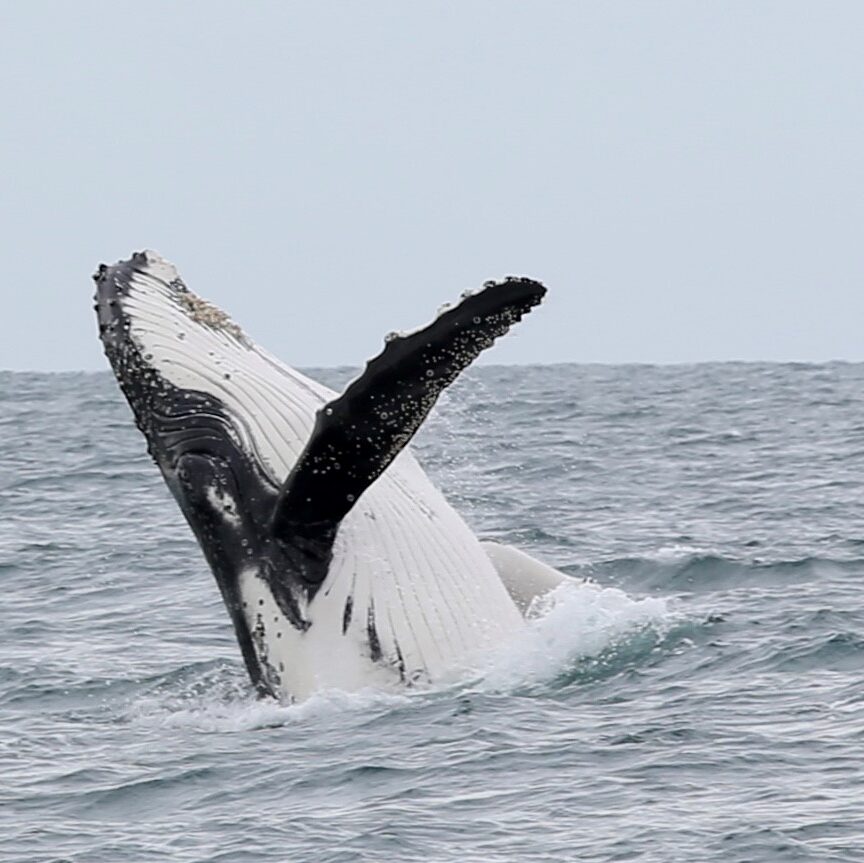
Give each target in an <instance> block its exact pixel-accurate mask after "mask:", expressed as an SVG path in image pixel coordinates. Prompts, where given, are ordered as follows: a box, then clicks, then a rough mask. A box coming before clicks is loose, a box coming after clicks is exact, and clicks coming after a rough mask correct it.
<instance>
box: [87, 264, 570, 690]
mask: <svg viewBox="0 0 864 863" xmlns="http://www.w3.org/2000/svg"><path fill="white" fill-rule="evenodd" d="M94 280H95V282H96V311H97V315H98V320H99V331H100V337H101V340H102V343H103V346H104V349H105V353H106V355H107V357H108V360H109V361H110V363H111V366H112V368H113V370H114V374H115V376H116V378H117V380H118V382H119V384H120V387H121V389H122V391H123V393H124V395H125V396H126V398H127V400H128V401H129V404H130V406H131V408H132V411H133V413H134V415H135V420H136V423H137V425H138V428H139V429H140V430H141V431H142V433H143V434H144V436H145V438H146V440H147V447H148V451H149V453H150V455H151V456H152V458H153V460H154V461H155V463H156V465H157V466H158V467H159V470H160V471H161V473H162V476H163V478H164V479H165V482H166V484H167V485H168V488H169V489H170V490H171V493H172V494H173V496H174V498H175V499H176V500H177V503H178V504H179V506H180V509H181V510H182V512H183V514H184V515H185V517H186V519H187V521H188V522H189V525H190V527H191V528H192V530H193V532H194V534H195V536H196V537H197V539H198V542H199V544H200V545H201V548H202V550H203V552H204V556H205V557H206V559H207V561H208V563H209V565H210V568H211V569H212V571H213V574H214V576H215V578H216V582H217V584H218V586H219V589H220V591H221V594H222V598H223V600H224V602H225V605H226V608H227V610H228V613H229V615H230V618H231V621H232V623H233V625H234V630H235V633H236V635H237V640H238V642H239V645H240V650H241V653H242V655H243V659H244V662H245V664H246V668H247V670H248V672H249V676H250V678H251V680H252V682H253V684H254V685H255V687H256V689H257V690H258V691H259V692H260V693H261V694H266V695H272V696H275V697H278V698H280V699H283V700H288V701H290V700H302V699H304V698H306V697H308V696H309V695H310V694H311V693H313V692H315V691H316V690H319V689H322V688H331V687H332V688H339V689H344V690H357V689H361V688H365V687H368V686H384V687H386V686H389V685H392V684H394V683H395V684H403V685H407V686H414V685H418V684H422V683H427V682H433V681H440V680H442V679H445V678H446V677H447V675H448V674H451V673H452V672H454V671H457V670H460V669H464V668H465V667H468V666H470V664H471V662H472V659H473V658H475V657H477V656H479V655H482V654H483V653H484V652H487V651H489V650H493V649H496V648H499V647H500V646H502V645H503V644H505V643H506V642H507V640H508V639H509V638H511V637H512V636H513V634H514V633H515V632H517V631H519V630H520V629H521V628H523V627H524V626H525V621H524V613H525V611H526V609H527V608H528V606H529V605H530V604H531V602H532V601H533V600H534V599H535V598H536V597H538V596H540V595H542V594H545V593H547V592H549V591H550V590H552V589H553V588H554V587H556V586H557V585H558V584H559V583H560V582H561V581H562V580H563V579H564V576H562V575H561V574H560V573H558V572H557V571H555V570H554V569H552V568H551V567H548V566H546V565H545V564H543V563H540V562H539V561H536V560H534V559H532V558H531V557H529V556H528V555H526V554H524V553H523V552H520V551H518V550H516V549H514V548H511V547H509V546H502V545H498V544H495V543H489V542H481V541H480V540H479V539H478V538H477V537H475V536H474V534H473V533H472V531H471V530H470V529H469V528H468V526H467V525H466V524H465V522H464V521H463V520H462V518H461V517H460V516H459V515H458V514H457V513H456V511H455V510H454V509H453V508H452V507H451V506H450V505H449V504H448V503H447V501H446V500H445V499H444V497H443V495H442V494H441V493H440V492H439V491H438V490H437V489H436V488H435V487H434V486H433V485H432V483H431V482H430V480H429V479H428V477H427V476H426V474H425V473H424V472H423V470H422V468H421V467H420V466H419V464H418V463H417V461H416V460H415V459H414V457H413V456H412V454H411V452H410V450H409V449H408V448H407V446H406V445H407V444H408V443H409V441H410V440H411V438H412V437H413V435H414V434H415V433H416V431H417V430H418V429H419V427H420V426H421V424H422V423H423V420H424V419H425V418H426V416H427V415H428V413H429V411H430V410H431V409H432V407H433V405H434V403H435V401H436V400H437V398H438V396H439V395H440V393H441V392H442V391H443V390H444V389H445V388H446V387H447V386H448V385H449V384H450V383H452V382H453V380H455V378H456V377H457V376H458V375H459V373H460V372H461V371H462V370H463V369H465V368H466V367H467V366H468V365H469V364H470V363H471V362H472V361H473V360H474V359H475V358H476V357H477V356H478V355H479V354H480V353H481V351H483V350H485V349H486V348H489V347H491V345H492V344H493V342H494V341H495V339H496V338H498V337H499V336H502V335H504V334H505V333H506V332H507V330H508V329H509V328H510V327H511V326H512V325H513V324H515V323H517V322H518V321H519V320H520V319H521V318H522V317H523V316H524V315H525V314H527V313H528V312H529V311H530V310H531V309H532V308H533V307H534V306H536V305H537V304H539V303H540V302H541V300H542V298H543V296H544V294H545V292H546V289H545V288H544V287H543V285H541V284H540V283H539V282H536V281H533V280H531V279H526V278H513V277H509V278H507V279H506V280H504V281H502V282H487V283H485V284H484V286H483V287H482V288H481V289H479V290H478V291H476V292H474V293H470V292H469V293H465V294H463V295H462V297H461V299H460V301H459V302H458V303H457V304H455V305H453V306H451V307H448V308H446V309H445V310H444V311H442V312H441V313H440V314H439V315H438V317H437V318H436V319H435V320H434V321H433V322H432V323H430V324H429V325H428V326H425V327H422V328H420V329H417V330H414V331H412V332H409V333H400V334H395V333H394V334H391V335H389V336H388V337H387V338H386V341H385V346H384V349H383V350H382V351H381V353H380V354H379V355H378V356H376V357H375V358H373V359H372V360H370V361H369V362H368V363H367V365H366V367H365V369H364V371H363V372H362V373H361V375H360V376H359V377H358V378H357V379H356V380H355V381H353V382H352V383H351V384H349V385H348V387H347V388H346V389H345V391H344V392H343V393H342V394H341V395H339V394H337V393H335V392H333V391H331V390H329V389H328V388H327V387H324V386H322V385H321V384H319V383H317V382H316V381H314V380H311V379H310V378H308V377H306V376H305V375H302V374H300V373H299V372H297V371H295V370H294V369H292V368H290V367H288V366H286V365H285V364H284V363H282V362H281V361H279V360H278V359H276V358H275V357H274V356H272V355H271V354H269V353H268V352H267V351H265V350H263V349H262V348H260V347H258V346H257V345H256V344H255V343H254V342H252V341H251V340H250V339H249V338H248V336H247V335H246V334H245V333H244V332H243V331H242V330H241V328H240V327H239V326H238V325H237V324H236V323H234V322H233V321H232V320H231V319H230V318H229V317H228V315H227V314H226V313H225V312H223V311H222V310H221V309H218V308H216V307H215V306H213V305H212V304H210V303H209V302H207V301H206V300H204V299H201V298H200V297H198V296H197V295H196V294H194V293H192V291H190V290H189V289H188V288H187V287H186V285H185V284H184V283H183V281H182V280H181V278H180V276H179V275H178V273H177V270H176V269H175V268H174V267H173V265H171V264H170V263H168V262H167V261H166V260H164V259H163V258H161V257H160V256H159V255H158V254H156V253H155V252H151V251H146V252H140V253H136V254H134V255H133V256H132V257H131V258H130V259H129V260H128V261H121V262H119V263H117V264H114V265H111V266H108V265H105V264H103V265H101V266H100V267H99V269H98V271H97V272H96V274H95V275H94Z"/></svg>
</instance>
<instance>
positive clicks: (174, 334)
mask: <svg viewBox="0 0 864 863" xmlns="http://www.w3.org/2000/svg"><path fill="white" fill-rule="evenodd" d="M93 278H94V281H95V282H96V312H97V316H98V322H99V332H100V338H101V340H102V343H103V346H104V349H105V353H106V356H107V357H108V359H109V361H110V363H111V367H112V369H113V371H114V374H115V376H116V378H117V381H118V383H119V384H120V387H121V389H122V391H123V393H124V395H125V396H126V398H127V400H128V402H129V404H130V406H131V408H132V411H133V413H134V415H135V421H136V424H137V426H138V428H139V429H140V430H141V432H142V433H143V434H144V436H145V438H146V440H147V448H148V451H149V453H150V455H151V457H152V458H153V460H154V461H155V462H156V464H157V466H158V467H159V469H160V471H161V472H162V475H163V477H164V479H165V481H166V484H167V485H168V487H169V489H170V491H171V493H172V495H173V496H174V498H175V499H176V500H177V502H178V504H179V505H180V508H181V510H182V511H183V513H184V515H185V516H186V519H187V521H188V522H189V524H190V526H191V527H192V530H193V532H194V533H195V535H196V537H197V538H198V541H199V543H200V545H201V548H202V550H203V551H204V554H205V556H206V558H207V560H208V563H209V564H210V566H211V569H212V570H213V573H214V575H215V576H216V580H217V582H218V584H219V587H220V589H221V592H222V595H223V598H224V599H225V602H226V605H227V606H228V610H229V612H230V614H231V616H232V619H233V620H234V623H235V627H236V628H237V630H238V636H239V639H240V642H241V647H243V648H244V651H243V652H244V657H245V658H246V661H247V666H249V669H250V673H251V675H252V678H253V680H255V681H256V682H258V683H261V682H262V681H264V672H265V671H266V669H262V668H261V663H260V658H259V657H257V656H256V655H255V653H254V650H253V649H252V646H251V644H250V640H249V635H248V631H247V630H248V628H249V627H248V621H247V619H246V614H245V613H244V608H243V600H242V597H241V596H240V594H239V592H238V589H237V584H238V579H239V578H240V575H241V573H249V572H254V573H256V574H257V575H258V576H260V577H261V578H262V579H264V580H265V581H267V582H277V581H278V580H279V579H280V577H281V575H282V573H284V572H286V571H287V570H288V569H289V568H290V567H291V561H290V560H286V554H287V552H286V550H285V549H284V548H283V546H282V545H281V544H280V543H278V542H275V541H274V539H273V535H272V531H271V529H270V525H271V523H272V520H273V511H274V507H275V505H276V503H277V500H278V495H279V490H280V484H281V483H282V481H283V480H284V478H285V475H286V474H287V472H288V470H289V469H290V467H291V463H292V460H294V459H296V455H297V453H299V451H300V447H301V439H302V437H305V436H307V435H308V433H309V431H310V429H311V417H312V415H314V406H317V405H318V404H319V403H320V402H321V401H322V400H323V399H321V397H316V398H314V399H312V398H311V397H310V396H309V395H308V394H307V399H310V404H312V405H313V407H312V408H311V409H310V410H306V411H304V412H303V413H302V417H293V416H288V417H287V419H288V420H289V422H293V424H294V426H293V429H294V431H293V434H294V437H293V438H292V437H288V439H287V443H286V442H285V441H283V440H281V439H280V440H279V441H278V442H277V443H276V444H274V443H273V442H272V441H270V439H269V438H268V432H269V434H270V435H271V436H272V435H273V434H275V432H274V429H277V428H278V430H279V432H280V434H282V435H283V436H285V435H286V434H287V433H286V432H285V431H284V428H285V420H286V416H284V414H285V412H286V411H285V409H283V408H282V407H279V409H276V408H274V407H273V404H274V402H275V401H276V400H275V398H272V399H271V401H270V402H269V407H268V403H267V402H265V403H264V404H260V403H259V400H260V395H259V394H257V393H252V395H250V391H251V388H250V387H249V385H248V380H246V377H248V374H249V371H248V369H249V366H250V363H252V364H257V365H258V366H262V365H263V366H264V367H267V368H269V366H268V364H267V357H266V355H264V354H263V353H262V352H260V351H259V350H258V349H257V348H256V347H255V345H254V344H253V343H252V342H251V341H250V340H249V339H248V338H247V337H246V335H245V334H244V333H243V331H242V330H241V329H240V327H239V326H237V324H235V323H234V322H233V321H232V320H231V318H230V317H229V316H228V315H227V314H226V313H225V312H223V311H222V310H221V309H219V308H217V307H216V306H214V305H212V304H211V303H209V302H207V301H206V300H203V299H201V298H200V297H198V296H197V295H196V294H194V293H193V292H192V291H190V290H189V289H188V288H187V287H186V285H185V284H184V283H183V281H182V279H181V278H180V276H179V275H178V273H177V271H176V270H175V268H174V267H173V265H171V264H170V263H168V262H167V261H165V260H164V259H163V258H161V257H160V256H159V255H157V254H156V253H154V252H149V251H147V252H139V253H136V254H134V255H132V257H131V258H130V259H129V260H127V261H122V262H119V263H117V264H114V265H105V264H102V265H101V266H100V267H99V269H98V270H97V272H96V273H95V274H94V276H93ZM277 372H279V373H280V375H281V369H277V370H276V371H274V374H276V373H277ZM286 375H287V370H286ZM286 375H281V376H280V378H279V386H280V390H279V392H280V393H281V394H282V397H283V398H284V396H285V393H289V394H290V393H291V392H292V390H291V387H290V384H291V383H292V381H293V380H294V379H293V378H291V377H286ZM283 378H285V379H284V380H283ZM297 378H298V380H299V379H300V376H297ZM258 379H259V380H266V378H265V377H263V376H262V374H261V373H260V371H259V374H258ZM301 383H302V381H301ZM297 397H299V396H295V398H297ZM250 399H251V401H250ZM268 409H269V410H270V414H268ZM295 438H296V440H295ZM278 597H279V603H280V606H282V607H283V613H284V614H285V616H286V618H288V620H289V621H290V622H291V623H292V624H293V625H294V626H295V627H296V628H298V629H303V628H304V627H305V626H306V625H307V624H306V622H305V620H304V619H303V615H302V612H301V610H300V608H301V605H302V602H303V599H304V597H303V596H302V593H301V592H299V591H297V590H292V589H286V590H281V591H279V592H278ZM265 682H266V681H265ZM261 688H262V689H263V690H264V691H268V690H269V689H272V686H269V685H263V684H262V687H261Z"/></svg>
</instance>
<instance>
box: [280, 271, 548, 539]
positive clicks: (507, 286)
mask: <svg viewBox="0 0 864 863" xmlns="http://www.w3.org/2000/svg"><path fill="white" fill-rule="evenodd" d="M545 293H546V288H544V287H543V285H541V284H540V283H539V282H535V281H532V280H531V279H516V278H509V279H507V280H506V281H504V282H500V283H488V284H487V285H486V287H484V288H483V289H482V290H481V291H479V292H478V293H476V294H469V295H467V296H464V297H463V299H462V301H461V302H460V303H459V304H458V305H456V306H455V307H453V308H451V309H448V310H447V311H445V312H443V313H442V314H440V315H439V316H438V318H436V319H435V320H434V321H433V322H432V323H431V324H429V326H427V327H424V328H423V329H420V330H416V331H415V332H412V333H408V334H405V335H393V336H391V337H389V338H388V340H387V343H386V344H385V346H384V350H383V351H382V352H381V353H380V354H379V355H378V356H377V357H375V358H374V359H372V360H370V361H369V363H368V364H367V365H366V369H365V370H364V372H363V374H362V375H360V377H359V378H357V379H356V380H355V381H354V382H353V383H351V384H350V385H349V386H348V388H347V389H346V390H345V392H344V393H342V395H341V396H339V398H337V399H335V400H334V401H332V402H330V403H329V404H328V405H326V406H325V407H324V408H322V409H321V410H320V411H319V413H318V417H317V420H316V423H315V429H314V431H313V432H312V436H311V438H310V440H309V442H308V444H307V445H306V448H305V449H304V450H303V452H302V453H301V455H300V458H299V459H298V460H297V464H296V465H295V467H294V469H293V470H292V471H291V473H290V475H289V476H288V478H287V480H286V481H285V484H284V485H283V487H282V491H281V493H280V496H279V500H278V502H277V504H276V507H275V510H274V515H273V530H274V533H275V535H276V536H277V537H278V536H285V537H286V538H287V537H289V536H290V535H292V534H295V533H296V532H297V530H298V528H303V527H305V526H309V525H321V526H327V525H329V526H331V528H332V526H335V525H338V523H339V522H340V521H341V520H342V519H343V518H344V517H345V515H347V513H348V512H349V510H350V509H351V507H352V506H353V505H354V503H355V501H356V500H357V499H358V498H359V497H360V495H361V494H362V493H363V492H364V491H365V490H366V489H367V488H368V487H369V486H370V485H371V484H372V483H373V482H374V481H375V480H376V479H377V478H378V477H379V476H380V475H381V473H382V472H383V471H384V470H385V468H386V467H387V466H388V465H389V464H390V462H392V461H393V459H394V458H395V457H396V456H397V455H398V453H399V452H400V450H402V448H403V447H404V446H405V445H406V444H407V443H408V441H410V440H411V438H412V437H413V436H414V434H415V432H416V431H417V429H419V428H420V425H421V424H422V422H423V420H424V419H425V418H426V416H427V414H428V413H429V411H430V410H431V408H432V406H433V405H434V404H435V401H436V400H437V398H438V396H439V395H440V394H441V392H442V391H443V390H444V389H445V387H447V386H448V385H449V384H450V383H452V382H453V380H455V378H456V377H457V376H458V374H459V373H460V372H461V371H462V370H463V369H465V368H466V367H467V366H468V365H469V364H470V363H471V362H472V361H473V360H474V359H475V358H476V357H477V356H478V355H479V354H480V352H481V351H483V350H484V349H485V348H488V347H490V346H491V345H492V343H493V342H494V341H495V339H496V338H498V336H501V335H503V334H504V333H506V332H507V330H508V329H509V328H510V326H512V325H513V324H514V323H516V322H517V321H519V320H520V319H521V318H522V316H523V315H525V314H526V313H527V312H529V311H530V310H531V308H532V307H533V306H536V305H537V304H538V303H539V302H540V301H541V300H542V298H543V295H544V294H545Z"/></svg>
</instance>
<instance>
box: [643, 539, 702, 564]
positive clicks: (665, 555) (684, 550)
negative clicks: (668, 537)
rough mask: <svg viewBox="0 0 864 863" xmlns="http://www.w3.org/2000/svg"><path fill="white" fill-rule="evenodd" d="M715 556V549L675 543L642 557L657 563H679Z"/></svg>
mask: <svg viewBox="0 0 864 863" xmlns="http://www.w3.org/2000/svg"><path fill="white" fill-rule="evenodd" d="M714 554H716V551H715V550H714V549H709V548H698V547H696V546H693V545H683V544H679V543H675V544H673V545H664V546H661V547H660V548H658V549H656V550H655V551H649V552H646V553H645V554H643V555H641V557H642V559H643V560H653V561H656V562H657V563H678V562H679V561H685V560H690V559H692V558H694V557H705V556H709V555H714Z"/></svg>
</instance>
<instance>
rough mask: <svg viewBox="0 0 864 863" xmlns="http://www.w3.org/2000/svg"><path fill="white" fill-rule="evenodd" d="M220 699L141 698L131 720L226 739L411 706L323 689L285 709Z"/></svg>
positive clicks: (378, 695) (373, 692)
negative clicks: (262, 730) (229, 735)
mask: <svg viewBox="0 0 864 863" xmlns="http://www.w3.org/2000/svg"><path fill="white" fill-rule="evenodd" d="M220 696H221V693H219V692H218V691H214V692H213V693H212V694H209V695H202V696H200V697H197V698H193V699H189V698H178V697H176V696H174V697H171V696H169V697H165V696H164V695H163V696H162V697H158V696H155V697H147V698H143V699H138V700H137V701H136V702H135V704H134V706H133V709H132V711H131V713H132V721H133V722H136V723H140V724H141V725H143V726H146V727H149V728H170V729H181V730H182V729H186V730H191V731H200V732H211V733H222V734H225V733H231V732H242V731H255V730H257V729H262V728H277V727H280V726H283V725H296V724H304V723H307V722H310V721H319V720H321V719H324V718H327V717H332V716H334V715H342V714H352V713H364V714H365V713H368V712H370V711H373V710H389V709H393V708H397V707H402V706H404V705H405V704H408V703H410V699H409V697H408V696H407V695H405V694H402V693H394V692H388V691H385V690H379V689H363V690H360V691H359V692H344V691H342V690H339V689H323V690H321V691H319V692H316V693H315V694H313V695H312V696H310V697H309V698H307V699H306V700H305V701H303V702H301V703H300V704H281V703H279V702H278V701H275V700H274V699H270V698H266V699H259V698H256V697H255V696H254V695H252V694H246V695H243V696H236V697H234V698H232V699H230V700H225V699H224V698H223V697H220Z"/></svg>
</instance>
